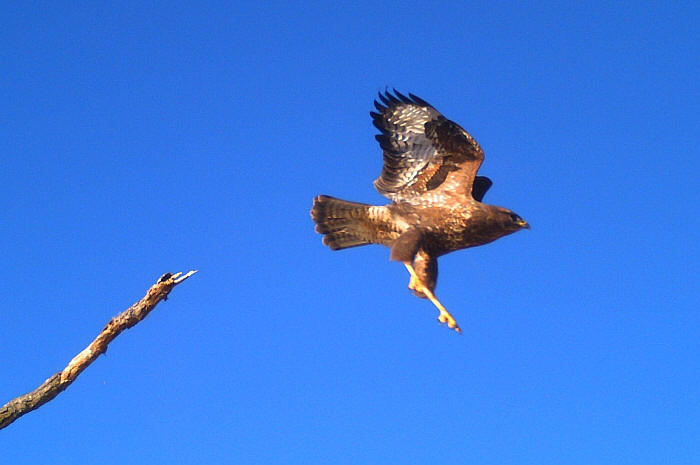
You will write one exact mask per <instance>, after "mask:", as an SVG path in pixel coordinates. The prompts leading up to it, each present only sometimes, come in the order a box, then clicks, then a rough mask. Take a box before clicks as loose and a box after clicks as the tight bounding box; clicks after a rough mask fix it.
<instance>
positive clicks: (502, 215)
mask: <svg viewBox="0 0 700 465" xmlns="http://www.w3.org/2000/svg"><path fill="white" fill-rule="evenodd" d="M497 218H498V222H499V223H501V226H502V227H503V229H505V230H507V231H510V232H515V231H519V230H521V229H530V225H529V224H528V222H527V221H525V220H524V219H522V218H521V217H520V215H518V214H517V213H515V212H513V211H510V210H508V209H507V208H498V210H497Z"/></svg>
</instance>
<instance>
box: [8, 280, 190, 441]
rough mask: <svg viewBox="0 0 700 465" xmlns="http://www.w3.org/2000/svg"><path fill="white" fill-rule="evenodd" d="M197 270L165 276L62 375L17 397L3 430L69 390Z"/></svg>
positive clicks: (11, 404)
mask: <svg viewBox="0 0 700 465" xmlns="http://www.w3.org/2000/svg"><path fill="white" fill-rule="evenodd" d="M196 272H197V270H193V271H190V272H188V273H187V274H184V275H183V274H182V273H175V274H172V273H165V274H164V275H163V276H161V277H160V278H159V279H158V281H157V282H156V283H155V284H154V285H153V286H151V288H150V289H149V290H148V291H147V292H146V295H145V296H144V297H143V299H141V300H139V301H138V302H136V303H135V304H134V305H132V306H131V307H129V308H128V309H126V310H125V311H123V312H122V313H120V314H119V315H117V316H115V317H114V318H112V319H111V320H110V321H109V323H107V326H105V327H104V329H103V330H102V331H100V334H98V335H97V337H96V338H95V340H94V341H92V342H91V343H90V345H89V346H87V347H86V348H85V350H83V351H82V352H80V353H79V354H78V355H76V356H75V357H73V360H71V361H70V362H69V363H68V366H66V367H65V368H64V369H63V370H62V371H59V372H58V373H56V374H55V375H53V376H51V377H50V378H49V379H47V380H46V381H44V382H43V383H42V384H41V386H39V387H38V388H36V389H34V390H33V391H32V392H30V393H27V394H24V395H23V396H19V397H16V398H14V399H12V400H11V401H9V402H8V403H6V404H5V405H3V406H2V407H1V408H0V429H2V428H4V427H6V426H7V425H9V424H10V423H12V422H13V421H15V420H16V419H18V418H19V417H21V416H22V415H24V414H25V413H28V412H31V411H32V410H35V409H37V408H39V407H41V406H42V405H44V404H45V403H47V402H48V401H50V400H51V399H53V398H54V397H56V396H57V395H58V394H59V393H60V392H61V391H63V390H64V389H66V388H67V387H68V386H70V384H71V383H72V382H73V381H75V378H77V377H78V375H79V374H80V373H81V372H82V371H83V370H84V369H85V368H87V367H88V365H90V364H91V363H92V362H93V361H95V359H96V358H97V357H98V356H99V355H100V354H103V353H105V352H106V351H107V346H108V345H109V343H110V342H112V341H113V340H114V338H116V337H117V336H119V334H120V333H121V332H122V331H124V330H125V329H128V328H131V327H132V326H134V325H135V324H136V323H138V322H139V321H141V320H143V319H144V318H145V317H146V315H148V314H149V313H150V312H151V310H153V309H154V308H155V306H156V305H158V303H159V302H160V301H161V300H167V298H168V294H169V293H170V291H171V290H172V289H173V288H174V287H175V286H177V285H178V284H180V283H181V282H183V281H184V280H186V279H187V278H189V277H190V276H192V275H193V274H195V273H196Z"/></svg>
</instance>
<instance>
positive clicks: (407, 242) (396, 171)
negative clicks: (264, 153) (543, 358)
mask: <svg viewBox="0 0 700 465" xmlns="http://www.w3.org/2000/svg"><path fill="white" fill-rule="evenodd" d="M374 105H375V107H376V109H377V112H371V113H370V115H371V116H372V120H373V123H374V125H375V126H376V127H377V129H379V131H380V134H378V135H377V136H376V139H377V141H378V142H379V145H380V147H381V148H382V150H383V154H384V166H383V167H382V172H381V174H380V176H379V177H378V178H377V179H376V180H375V181H374V187H375V188H376V189H377V190H378V191H379V193H380V194H382V195H384V196H385V197H388V198H389V199H391V201H392V202H391V203H390V204H388V205H385V206H372V205H365V204H360V203H355V202H348V201H346V200H340V199H336V198H333V197H329V196H325V195H320V196H318V197H316V198H315V199H314V203H313V208H312V209H311V217H312V218H313V220H314V221H315V222H316V231H317V232H319V233H321V234H324V238H323V243H324V244H326V245H327V246H329V247H330V248H331V249H333V250H338V249H344V248H348V247H354V246H358V245H364V244H382V245H386V246H388V247H391V259H392V260H398V261H401V262H403V263H404V264H405V265H406V268H407V269H408V271H409V273H410V274H411V282H410V283H409V287H410V288H411V289H412V290H414V292H415V293H416V295H418V296H419V297H427V298H430V300H431V301H433V303H434V304H435V305H436V306H437V307H438V309H440V317H439V319H440V321H441V322H447V323H448V325H449V326H450V327H452V328H455V329H456V330H458V331H459V326H457V322H456V321H455V320H454V318H452V316H451V315H450V314H449V312H447V310H445V308H444V307H442V305H441V304H440V303H439V301H438V300H437V299H436V298H435V297H434V294H433V292H434V289H435V285H436V282H437V257H439V256H440V255H444V254H446V253H449V252H452V251H455V250H459V249H464V248H467V247H474V246H478V245H483V244H486V243H489V242H491V241H494V240H496V239H498V238H500V237H503V236H505V235H507V234H510V233H513V232H515V231H518V230H520V229H522V228H529V225H528V224H527V223H526V222H525V221H524V220H523V219H522V218H520V216H518V215H517V214H515V213H513V212H512V211H510V210H507V209H505V208H501V207H496V206H493V205H487V204H484V203H481V200H482V199H483V197H484V194H485V193H486V191H487V190H488V189H489V187H491V184H492V183H491V180H490V179H488V178H486V177H482V176H476V172H477V170H478V169H479V166H481V162H482V161H483V160H484V152H483V151H482V150H481V147H480V146H479V144H478V143H477V142H476V141H475V140H474V138H473V137H472V136H471V135H469V133H467V131H465V130H464V129H462V128H461V127H460V126H459V125H458V124H456V123H454V122H452V121H450V120H448V119H447V118H445V117H444V116H442V115H441V114H440V113H439V112H438V111H437V110H436V109H435V108H433V107H432V106H431V105H430V104H429V103H427V102H426V101H425V100H422V99H421V98H419V97H416V96H415V95H412V94H409V95H408V96H404V95H402V94H400V93H399V92H396V91H394V93H393V94H392V93H389V92H386V93H384V94H381V93H380V94H379V101H375V102H374Z"/></svg>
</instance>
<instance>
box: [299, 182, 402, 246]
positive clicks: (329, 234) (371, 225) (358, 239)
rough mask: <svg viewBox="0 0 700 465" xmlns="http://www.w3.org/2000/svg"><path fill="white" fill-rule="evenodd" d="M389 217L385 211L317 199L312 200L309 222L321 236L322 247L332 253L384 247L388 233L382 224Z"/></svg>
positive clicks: (339, 201) (361, 205) (373, 207)
mask: <svg viewBox="0 0 700 465" xmlns="http://www.w3.org/2000/svg"><path fill="white" fill-rule="evenodd" d="M387 214H388V213H387V212H386V209H385V207H377V206H373V205H367V204H364V203H358V202H350V201H347V200H342V199H336V198H335V197H330V196H328V195H319V196H318V197H316V198H315V199H314V204H313V208H312V209H311V218H312V219H313V220H314V222H315V223H316V232H318V233H321V234H324V237H323V243H324V244H325V245H327V246H328V247H330V248H331V249H332V250H340V249H347V248H348V247H357V246H360V245H365V244H385V243H386V241H387V240H389V239H390V237H389V236H391V234H390V232H388V231H383V228H382V224H383V223H386V221H387V219H386V218H384V217H385V216H386V215H387Z"/></svg>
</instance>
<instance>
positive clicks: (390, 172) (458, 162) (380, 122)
mask: <svg viewBox="0 0 700 465" xmlns="http://www.w3.org/2000/svg"><path fill="white" fill-rule="evenodd" d="M379 100H380V101H381V103H380V102H378V101H376V100H375V102H374V105H375V107H376V108H377V111H378V112H371V113H370V115H371V116H372V120H373V123H374V126H375V127H376V128H377V129H379V130H380V131H381V134H378V135H377V136H376V139H377V141H378V142H379V145H380V147H381V148H382V150H383V151H384V166H383V167H382V172H381V174H380V176H379V178H377V179H376V180H375V181H374V187H375V188H376V189H377V191H379V193H380V194H382V195H384V196H386V197H388V198H389V199H391V200H393V201H401V200H406V199H409V198H412V197H417V196H420V195H421V194H423V193H425V192H427V191H432V190H435V191H438V192H439V191H449V192H451V193H453V194H461V195H464V196H468V195H471V194H472V186H473V185H474V184H475V177H476V172H477V170H478V169H479V166H480V165H481V162H482V160H483V159H484V153H483V151H482V150H481V147H479V144H478V143H477V142H476V141H475V140H474V138H473V137H472V136H470V135H469V133H467V131H465V130H464V129H462V128H461V127H460V126H459V125H458V124H456V123H454V122H452V121H450V120H448V119H447V118H445V117H444V116H442V114H440V112H438V111H437V110H436V109H435V108H433V107H432V106H431V105H430V104H429V103H427V102H426V101H425V100H423V99H421V98H419V97H417V96H415V95H413V94H408V97H407V96H405V95H402V94H401V93H399V92H397V91H396V90H394V93H393V94H392V93H390V92H385V93H384V94H382V93H380V94H379ZM450 173H454V174H452V176H450ZM446 181H447V182H446ZM476 183H477V184H478V186H475V187H480V188H479V189H475V191H474V194H475V197H476V196H479V197H483V194H484V193H485V191H486V189H488V187H490V185H491V182H490V180H488V179H487V178H483V177H479V178H477V180H476ZM484 186H485V187H486V189H483V187H484ZM477 190H478V192H477ZM477 200H481V199H480V198H479V199H477Z"/></svg>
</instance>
